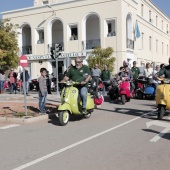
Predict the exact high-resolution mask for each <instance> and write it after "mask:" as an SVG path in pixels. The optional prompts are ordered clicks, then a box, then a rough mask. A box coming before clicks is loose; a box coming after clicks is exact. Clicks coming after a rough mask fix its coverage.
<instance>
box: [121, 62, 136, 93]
mask: <svg viewBox="0 0 170 170" xmlns="http://www.w3.org/2000/svg"><path fill="white" fill-rule="evenodd" d="M123 66H124V71H123V72H122V73H121V75H120V77H128V79H129V80H130V92H131V93H132V90H133V89H134V84H133V81H132V80H133V74H132V71H131V70H130V69H129V67H128V63H127V62H125V61H124V62H123Z"/></svg>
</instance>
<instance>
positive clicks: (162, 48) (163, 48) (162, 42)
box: [162, 42, 164, 55]
mask: <svg viewBox="0 0 170 170" xmlns="http://www.w3.org/2000/svg"><path fill="white" fill-rule="evenodd" d="M163 54H164V43H163V42H162V55H163Z"/></svg>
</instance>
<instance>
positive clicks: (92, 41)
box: [82, 13, 101, 50]
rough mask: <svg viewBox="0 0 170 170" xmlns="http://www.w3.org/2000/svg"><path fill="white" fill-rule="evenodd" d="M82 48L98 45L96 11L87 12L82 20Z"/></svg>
mask: <svg viewBox="0 0 170 170" xmlns="http://www.w3.org/2000/svg"><path fill="white" fill-rule="evenodd" d="M82 29H83V30H82V40H83V42H82V45H83V47H82V48H83V50H88V49H94V48H96V47H100V46H101V43H100V17H99V15H98V14H96V13H89V14H87V15H86V16H85V17H84V19H83V22H82Z"/></svg>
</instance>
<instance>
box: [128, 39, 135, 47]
mask: <svg viewBox="0 0 170 170" xmlns="http://www.w3.org/2000/svg"><path fill="white" fill-rule="evenodd" d="M127 48H130V49H134V41H133V40H131V39H127Z"/></svg>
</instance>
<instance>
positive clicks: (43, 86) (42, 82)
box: [38, 68, 47, 114]
mask: <svg viewBox="0 0 170 170" xmlns="http://www.w3.org/2000/svg"><path fill="white" fill-rule="evenodd" d="M40 73H41V76H40V77H39V78H38V82H39V109H40V114H46V108H45V105H46V98H47V81H46V75H47V70H46V69H45V68H41V69H40Z"/></svg>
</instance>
